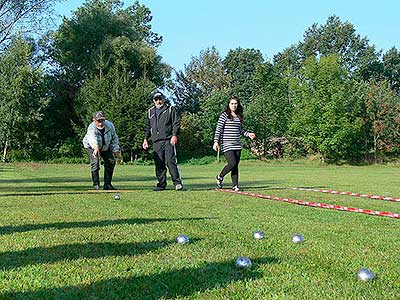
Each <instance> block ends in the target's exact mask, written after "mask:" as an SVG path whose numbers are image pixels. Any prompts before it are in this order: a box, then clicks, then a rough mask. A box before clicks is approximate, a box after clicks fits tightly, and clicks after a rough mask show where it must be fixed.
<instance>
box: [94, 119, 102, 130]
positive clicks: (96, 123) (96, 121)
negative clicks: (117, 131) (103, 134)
mask: <svg viewBox="0 0 400 300" xmlns="http://www.w3.org/2000/svg"><path fill="white" fill-rule="evenodd" d="M104 121H105V120H103V119H101V120H93V122H94V124H95V125H96V127H97V128H99V129H103V128H104Z"/></svg>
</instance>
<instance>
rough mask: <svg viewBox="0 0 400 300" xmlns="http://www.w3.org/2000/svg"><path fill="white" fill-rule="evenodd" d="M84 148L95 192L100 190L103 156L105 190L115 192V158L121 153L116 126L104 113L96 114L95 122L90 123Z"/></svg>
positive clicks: (84, 140) (94, 116)
mask: <svg viewBox="0 0 400 300" xmlns="http://www.w3.org/2000/svg"><path fill="white" fill-rule="evenodd" d="M83 146H84V147H85V149H86V152H87V153H88V155H89V158H90V166H91V170H92V180H93V188H94V189H95V190H99V189H100V177H99V171H100V156H101V157H102V158H103V160H104V189H105V190H114V187H113V186H112V184H111V181H112V177H113V173H114V167H115V156H117V155H118V153H119V142H118V136H117V133H116V132H115V128H114V124H113V123H111V122H110V121H108V120H106V117H105V116H104V113H103V112H102V111H98V112H95V113H94V115H93V122H92V123H90V125H89V127H88V129H87V132H86V135H85V137H84V138H83Z"/></svg>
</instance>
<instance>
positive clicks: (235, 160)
mask: <svg viewBox="0 0 400 300" xmlns="http://www.w3.org/2000/svg"><path fill="white" fill-rule="evenodd" d="M241 152H242V150H230V151H226V152H225V153H224V156H225V158H226V161H227V162H228V163H227V165H226V166H225V167H224V168H223V169H222V171H221V173H220V174H219V176H220V177H222V178H223V177H224V176H225V175H226V174H228V173H229V172H231V177H232V185H233V186H235V185H236V186H237V185H239V162H240V153H241Z"/></svg>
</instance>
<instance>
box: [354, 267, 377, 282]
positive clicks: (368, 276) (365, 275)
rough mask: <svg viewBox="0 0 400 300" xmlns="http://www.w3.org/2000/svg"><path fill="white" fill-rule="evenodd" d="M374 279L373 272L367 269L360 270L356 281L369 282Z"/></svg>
mask: <svg viewBox="0 0 400 300" xmlns="http://www.w3.org/2000/svg"><path fill="white" fill-rule="evenodd" d="M374 278H375V274H374V272H372V271H371V270H369V269H367V268H362V269H360V270H359V271H358V272H357V279H358V280H361V281H370V280H372V279H374Z"/></svg>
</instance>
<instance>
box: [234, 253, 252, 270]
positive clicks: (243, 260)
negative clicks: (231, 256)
mask: <svg viewBox="0 0 400 300" xmlns="http://www.w3.org/2000/svg"><path fill="white" fill-rule="evenodd" d="M236 267H237V268H239V269H245V268H250V267H251V260H250V259H249V258H248V257H246V256H240V257H239V258H238V259H237V260H236Z"/></svg>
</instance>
